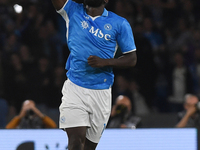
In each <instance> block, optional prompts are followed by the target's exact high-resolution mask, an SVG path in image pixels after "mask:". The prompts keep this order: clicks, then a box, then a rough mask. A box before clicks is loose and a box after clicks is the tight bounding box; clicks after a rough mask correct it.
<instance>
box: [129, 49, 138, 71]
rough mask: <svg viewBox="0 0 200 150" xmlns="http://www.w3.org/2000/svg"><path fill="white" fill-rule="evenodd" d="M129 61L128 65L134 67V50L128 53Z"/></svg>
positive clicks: (135, 56)
mask: <svg viewBox="0 0 200 150" xmlns="http://www.w3.org/2000/svg"><path fill="white" fill-rule="evenodd" d="M129 56H130V57H129V62H128V65H129V66H130V67H134V66H135V65H136V63H137V55H136V52H132V53H131V54H130V55H129Z"/></svg>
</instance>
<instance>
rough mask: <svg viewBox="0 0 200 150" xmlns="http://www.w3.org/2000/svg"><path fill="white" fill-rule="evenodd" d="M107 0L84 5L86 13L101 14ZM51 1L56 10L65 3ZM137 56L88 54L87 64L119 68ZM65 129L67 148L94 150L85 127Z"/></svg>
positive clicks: (80, 0) (135, 59) (57, 0)
mask: <svg viewBox="0 0 200 150" xmlns="http://www.w3.org/2000/svg"><path fill="white" fill-rule="evenodd" d="M74 1H76V2H79V3H80V2H83V0H74ZM108 1H109V0H104V2H105V3H103V4H102V5H101V6H100V7H95V8H93V7H89V6H86V11H87V14H88V15H90V16H92V17H95V16H101V15H102V14H103V11H104V8H105V4H106V3H108ZM52 3H53V5H54V7H55V9H56V10H60V9H61V8H62V7H63V5H64V4H65V3H66V0H52ZM136 61H137V56H136V52H130V53H127V54H124V55H123V56H121V57H120V58H118V59H114V58H111V59H102V58H100V57H98V56H93V55H91V56H89V57H88V64H89V65H90V66H91V67H95V68H101V67H106V66H109V67H119V68H126V67H133V66H135V65H136ZM65 131H66V132H67V135H68V139H69V144H68V148H69V150H95V149H96V146H97V144H98V143H93V142H92V141H90V140H88V139H87V138H86V137H85V136H86V131H87V127H73V128H66V129H65Z"/></svg>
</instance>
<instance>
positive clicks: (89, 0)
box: [84, 0, 105, 7]
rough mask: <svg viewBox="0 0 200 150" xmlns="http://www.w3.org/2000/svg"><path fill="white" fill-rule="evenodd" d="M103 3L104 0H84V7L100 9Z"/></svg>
mask: <svg viewBox="0 0 200 150" xmlns="http://www.w3.org/2000/svg"><path fill="white" fill-rule="evenodd" d="M104 2H105V1H104V0H84V3H85V5H88V6H90V7H100V6H101V5H102V4H103V3H104Z"/></svg>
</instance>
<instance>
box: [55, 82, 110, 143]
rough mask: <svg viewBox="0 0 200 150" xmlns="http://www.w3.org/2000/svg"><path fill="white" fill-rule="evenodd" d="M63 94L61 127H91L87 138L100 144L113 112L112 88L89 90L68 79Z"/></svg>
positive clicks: (88, 129) (87, 132)
mask: <svg viewBox="0 0 200 150" xmlns="http://www.w3.org/2000/svg"><path fill="white" fill-rule="evenodd" d="M62 94H63V97H62V103H61V105H60V108H59V109H60V121H59V127H60V128H62V129H65V128H71V127H80V126H86V127H89V128H87V131H86V138H87V139H89V140H90V141H92V142H94V143H98V142H99V140H100V138H101V135H102V133H103V131H104V129H105V127H106V124H107V122H108V119H109V116H110V112H111V88H110V89H105V90H93V89H87V88H83V87H80V86H78V85H76V84H74V83H72V82H71V81H70V80H69V79H68V80H66V81H65V83H64V85H63V89H62Z"/></svg>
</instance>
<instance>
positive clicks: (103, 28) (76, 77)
mask: <svg viewBox="0 0 200 150" xmlns="http://www.w3.org/2000/svg"><path fill="white" fill-rule="evenodd" d="M58 13H59V14H60V15H61V16H62V17H63V18H64V20H65V21H66V29H67V34H66V37H67V44H68V47H69V50H70V55H69V57H68V60H67V63H66V69H67V70H68V71H67V77H68V78H69V79H70V80H71V81H72V82H73V83H75V84H77V85H79V86H82V87H85V88H89V89H108V88H110V87H111V86H112V84H113V81H114V74H113V71H112V68H111V67H103V68H93V67H91V66H89V65H88V62H87V59H88V57H89V56H90V55H95V56H98V57H100V58H104V59H110V58H114V55H115V52H116V50H117V47H118V46H119V47H120V49H121V51H122V53H124V54H125V53H129V52H132V51H135V50H136V46H135V42H134V38H133V33H132V29H131V27H130V24H129V23H128V21H127V20H126V19H125V18H122V17H120V16H118V15H116V14H115V13H113V12H110V11H107V10H106V9H104V12H103V14H102V15H101V16H97V17H91V16H89V15H88V14H87V13H86V8H85V7H84V5H83V4H79V3H76V2H74V1H72V0H68V1H67V2H66V4H65V5H64V6H63V8H61V9H60V10H59V11H58Z"/></svg>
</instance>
